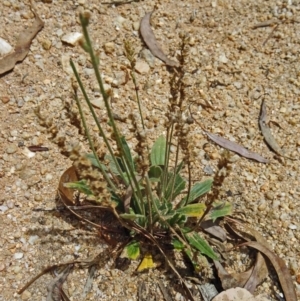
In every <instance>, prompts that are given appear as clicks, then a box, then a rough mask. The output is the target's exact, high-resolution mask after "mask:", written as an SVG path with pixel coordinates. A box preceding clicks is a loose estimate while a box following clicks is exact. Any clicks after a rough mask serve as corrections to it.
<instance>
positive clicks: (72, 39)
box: [61, 32, 82, 46]
mask: <svg viewBox="0 0 300 301" xmlns="http://www.w3.org/2000/svg"><path fill="white" fill-rule="evenodd" d="M81 38H82V33H80V32H71V33H67V34H65V35H64V36H62V38H61V40H62V42H64V43H66V44H69V45H72V46H75V45H76V44H77V42H78V41H79V40H80V39H81Z"/></svg>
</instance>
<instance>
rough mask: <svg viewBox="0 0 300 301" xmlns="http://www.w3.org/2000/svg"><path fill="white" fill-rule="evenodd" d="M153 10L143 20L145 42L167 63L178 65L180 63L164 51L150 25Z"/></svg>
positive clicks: (173, 65) (142, 33) (142, 32)
mask: <svg viewBox="0 0 300 301" xmlns="http://www.w3.org/2000/svg"><path fill="white" fill-rule="evenodd" d="M151 14H152V12H150V13H147V14H146V15H145V16H144V17H143V18H142V20H141V25H140V32H141V35H142V37H143V40H144V42H145V43H146V45H147V46H148V47H149V49H150V51H151V52H152V54H153V55H155V56H156V57H157V58H159V59H160V60H162V61H163V62H164V63H166V65H168V66H171V67H178V66H179V63H178V62H176V61H173V60H170V59H169V58H168V57H167V56H166V55H165V54H164V52H163V51H162V49H161V48H160V46H159V45H158V43H157V41H156V38H155V35H154V33H153V31H152V29H151V26H150V17H151Z"/></svg>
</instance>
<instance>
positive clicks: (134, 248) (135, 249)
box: [124, 240, 140, 260]
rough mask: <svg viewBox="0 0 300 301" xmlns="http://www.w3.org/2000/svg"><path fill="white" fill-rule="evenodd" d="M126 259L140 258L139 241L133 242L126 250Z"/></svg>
mask: <svg viewBox="0 0 300 301" xmlns="http://www.w3.org/2000/svg"><path fill="white" fill-rule="evenodd" d="M124 252H125V257H127V258H129V259H132V260H135V259H137V258H138V257H139V256H140V243H139V242H138V241H135V240H134V241H132V242H130V243H129V244H128V245H126V246H125V248H124Z"/></svg>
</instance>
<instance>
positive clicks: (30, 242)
mask: <svg viewBox="0 0 300 301" xmlns="http://www.w3.org/2000/svg"><path fill="white" fill-rule="evenodd" d="M39 238H40V237H39V236H38V235H31V236H30V237H29V239H28V242H29V244H31V245H33V244H35V242H36V241H37V240H38V239H39Z"/></svg>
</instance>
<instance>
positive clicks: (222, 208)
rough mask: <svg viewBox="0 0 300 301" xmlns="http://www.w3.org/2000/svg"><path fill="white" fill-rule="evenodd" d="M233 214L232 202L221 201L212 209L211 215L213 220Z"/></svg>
mask: <svg viewBox="0 0 300 301" xmlns="http://www.w3.org/2000/svg"><path fill="white" fill-rule="evenodd" d="M231 214H232V204H231V203H229V202H221V203H217V204H215V205H214V207H213V208H212V210H211V211H210V217H211V219H212V220H213V221H215V220H216V219H217V218H219V217H222V216H226V215H231Z"/></svg>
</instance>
